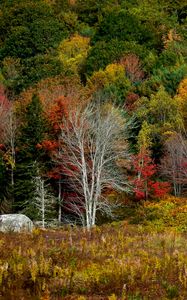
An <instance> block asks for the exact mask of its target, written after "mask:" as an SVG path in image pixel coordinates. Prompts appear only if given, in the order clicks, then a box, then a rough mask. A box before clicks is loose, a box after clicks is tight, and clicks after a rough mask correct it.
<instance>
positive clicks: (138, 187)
mask: <svg viewBox="0 0 187 300" xmlns="http://www.w3.org/2000/svg"><path fill="white" fill-rule="evenodd" d="M132 163H133V168H134V172H135V176H136V178H135V179H133V180H132V185H133V186H134V193H135V197H136V198H137V199H138V200H140V199H144V200H147V199H148V198H151V197H162V196H163V195H165V194H166V193H167V192H168V191H169V187H170V185H169V184H168V183H167V182H159V181H158V180H155V178H154V177H153V176H154V175H155V174H156V172H157V166H156V164H154V162H153V160H152V159H151V157H150V154H149V151H146V150H143V151H140V152H139V153H138V154H137V155H135V156H134V157H133V160H132Z"/></svg>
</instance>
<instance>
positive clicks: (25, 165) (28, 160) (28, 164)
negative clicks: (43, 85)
mask: <svg viewBox="0 0 187 300" xmlns="http://www.w3.org/2000/svg"><path fill="white" fill-rule="evenodd" d="M45 130H46V129H45V121H44V118H43V112H42V106H41V102H40V99H39V98H38V96H37V95H33V97H32V101H31V102H30V103H29V104H28V106H27V109H26V113H25V123H24V125H23V126H22V127H21V128H20V136H19V138H18V141H17V147H18V152H17V158H16V162H17V163H16V171H15V191H14V192H15V210H16V211H24V212H26V213H27V215H28V216H30V217H32V218H34V214H35V210H34V206H33V198H34V177H35V176H36V172H37V170H38V168H40V169H41V167H40V166H41V160H42V153H41V152H40V150H39V149H37V144H38V143H41V142H42V140H43V138H44V133H45Z"/></svg>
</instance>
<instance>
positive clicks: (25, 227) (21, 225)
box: [0, 214, 33, 232]
mask: <svg viewBox="0 0 187 300" xmlns="http://www.w3.org/2000/svg"><path fill="white" fill-rule="evenodd" d="M32 229H33V222H32V221H31V220H30V219H29V218H28V217H27V216H25V215H22V214H6V215H0V231H2V232H22V231H25V232H31V231H32Z"/></svg>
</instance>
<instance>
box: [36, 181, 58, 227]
mask: <svg viewBox="0 0 187 300" xmlns="http://www.w3.org/2000/svg"><path fill="white" fill-rule="evenodd" d="M34 184H35V197H34V205H35V207H36V212H37V214H38V217H39V219H40V220H41V222H42V227H43V228H45V224H46V220H47V216H48V215H49V214H52V211H53V207H52V206H53V205H54V203H55V199H54V196H53V195H52V194H50V193H49V192H48V190H47V188H48V187H47V186H46V185H45V181H44V180H43V179H42V178H41V176H40V175H38V176H36V177H35V178H34ZM35 218H36V217H35Z"/></svg>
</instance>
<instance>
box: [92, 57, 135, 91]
mask: <svg viewBox="0 0 187 300" xmlns="http://www.w3.org/2000/svg"><path fill="white" fill-rule="evenodd" d="M113 83H116V84H118V85H119V84H125V85H129V86H130V81H129V80H128V79H127V77H126V76H125V68H124V66H122V65H120V64H117V63H114V64H109V65H108V66H107V67H106V69H105V70H99V71H97V72H94V73H93V75H92V76H91V78H90V79H89V80H88V86H89V87H90V88H94V89H99V88H104V87H106V86H109V85H110V84H113Z"/></svg>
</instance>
